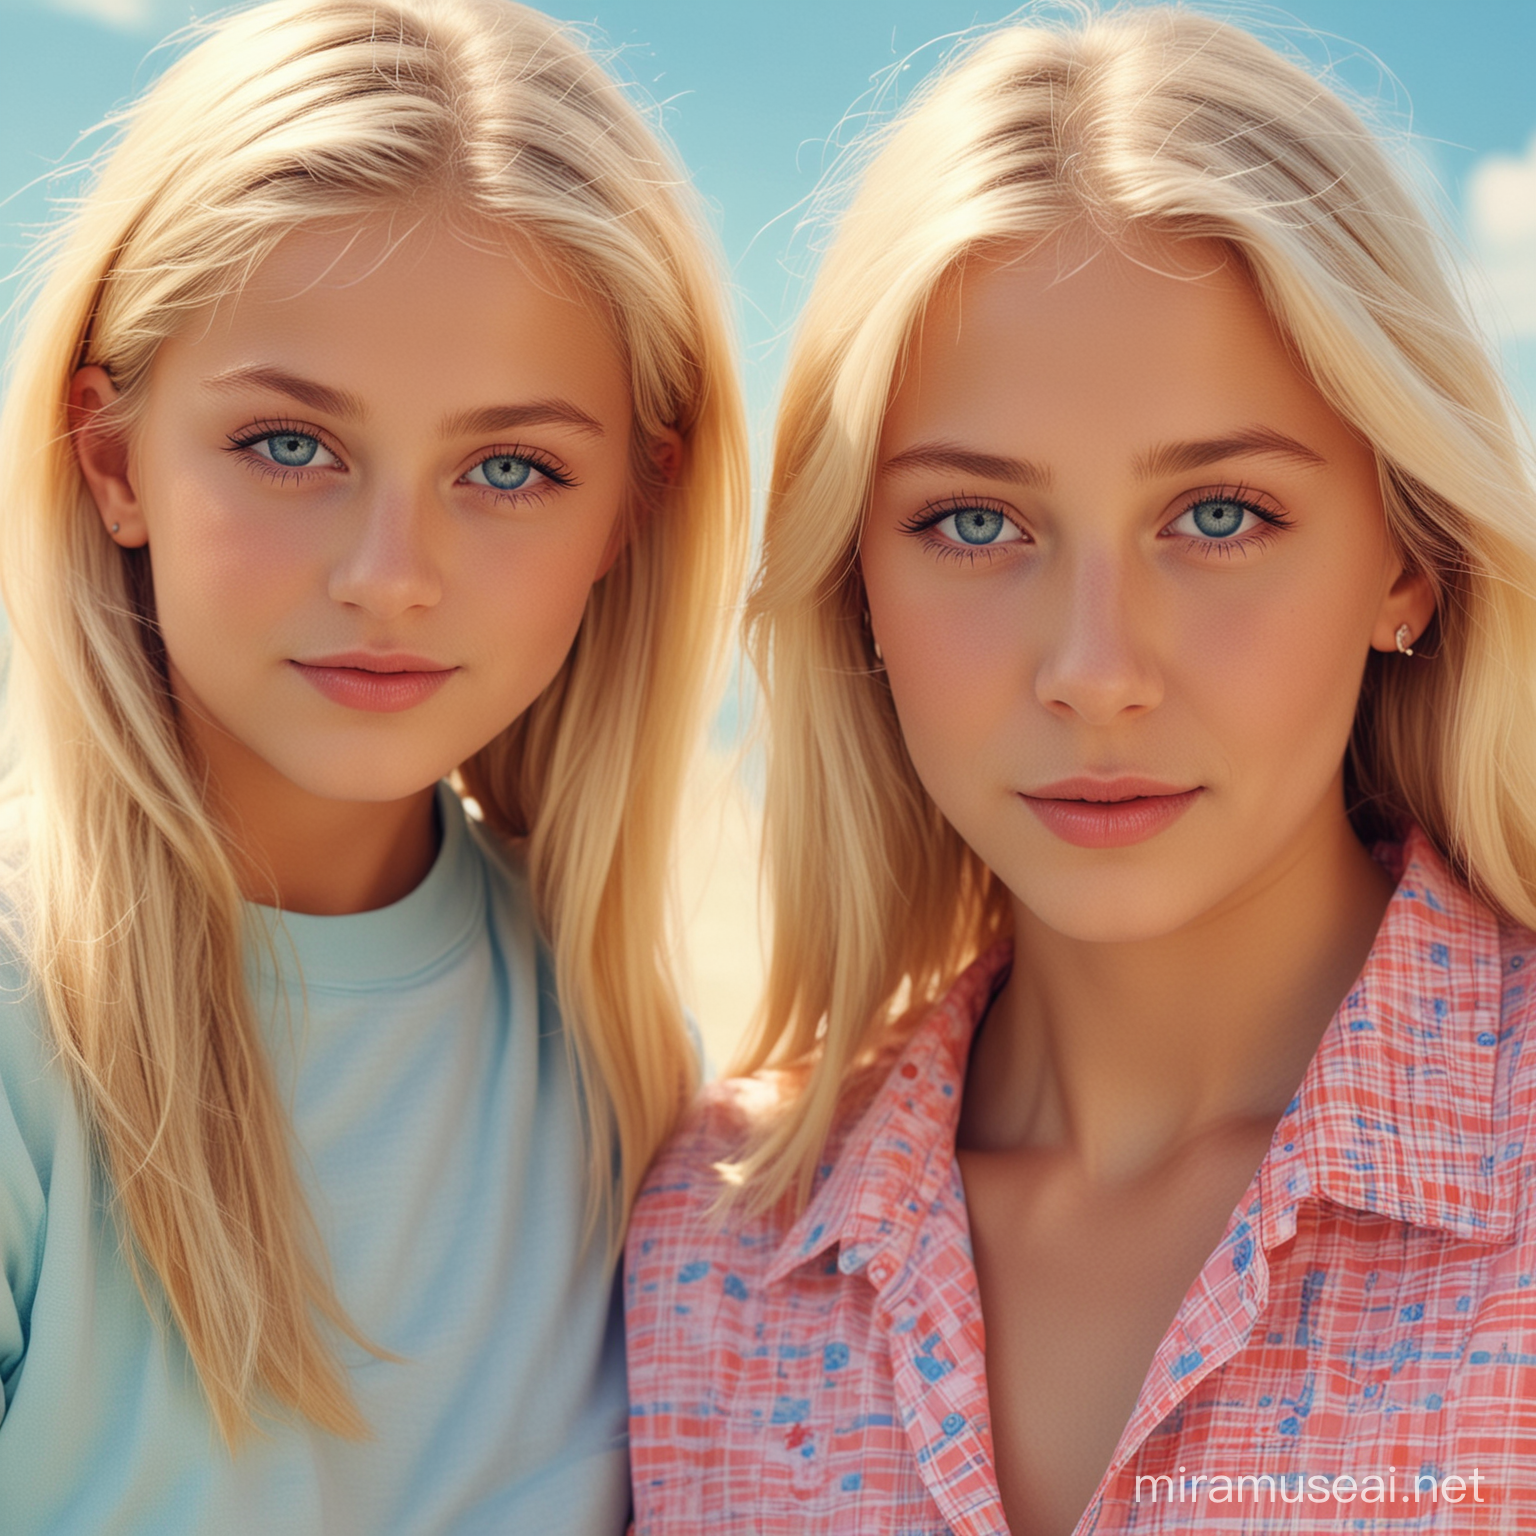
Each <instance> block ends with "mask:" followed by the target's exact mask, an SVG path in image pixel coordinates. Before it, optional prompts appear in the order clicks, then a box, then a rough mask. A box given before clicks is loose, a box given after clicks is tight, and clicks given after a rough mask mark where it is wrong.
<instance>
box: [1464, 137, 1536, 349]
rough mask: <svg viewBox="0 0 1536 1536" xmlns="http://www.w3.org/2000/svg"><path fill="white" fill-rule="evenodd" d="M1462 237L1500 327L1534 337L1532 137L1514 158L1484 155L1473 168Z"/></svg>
mask: <svg viewBox="0 0 1536 1536" xmlns="http://www.w3.org/2000/svg"><path fill="white" fill-rule="evenodd" d="M1467 234H1468V236H1469V237H1470V240H1471V244H1472V249H1473V250H1474V252H1475V253H1476V255H1477V258H1478V260H1479V262H1480V263H1481V265H1482V267H1483V271H1484V273H1485V274H1486V277H1487V286H1488V287H1489V288H1490V289H1491V290H1492V295H1491V296H1492V298H1493V300H1494V303H1495V305H1496V306H1497V308H1498V310H1499V311H1500V318H1501V319H1502V320H1503V322H1504V326H1505V327H1507V328H1508V329H1510V330H1512V331H1513V332H1514V334H1515V335H1516V336H1520V337H1529V338H1536V137H1532V139H1531V142H1530V144H1529V145H1528V146H1527V148H1526V151H1525V154H1524V156H1522V157H1521V158H1519V159H1516V158H1515V157H1514V156H1513V155H1490V156H1488V158H1487V159H1485V160H1482V161H1480V162H1479V163H1478V164H1477V165H1476V166H1475V167H1474V168H1473V171H1472V176H1471V178H1470V180H1469V181H1468V183H1467Z"/></svg>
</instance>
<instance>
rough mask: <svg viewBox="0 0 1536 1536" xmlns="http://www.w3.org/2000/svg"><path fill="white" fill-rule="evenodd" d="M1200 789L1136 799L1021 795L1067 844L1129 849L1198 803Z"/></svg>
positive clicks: (1048, 827) (1049, 828) (1168, 824)
mask: <svg viewBox="0 0 1536 1536" xmlns="http://www.w3.org/2000/svg"><path fill="white" fill-rule="evenodd" d="M1199 793H1200V791H1199V790H1198V789H1186V790H1185V791H1184V793H1183V794H1182V795H1138V796H1137V797H1136V798H1135V799H1134V800H1106V801H1098V800H1037V799H1036V798H1035V797H1034V796H1032V795H1021V796H1020V797H1019V798H1020V799H1021V800H1023V802H1024V803H1025V805H1027V806H1028V807H1029V808H1030V810H1032V811H1033V812H1034V813H1035V815H1036V816H1038V817H1039V818H1040V820H1041V821H1043V822H1044V823H1045V825H1046V828H1047V830H1049V831H1051V832H1054V833H1055V834H1056V836H1057V837H1059V838H1060V839H1061V840H1062V841H1063V842H1064V843H1071V844H1072V845H1073V846H1074V847H1077V848H1128V847H1130V845H1131V844H1132V843H1144V842H1145V841H1146V840H1147V839H1148V838H1149V837H1156V836H1157V834H1158V833H1159V832H1161V831H1163V830H1164V828H1166V827H1170V826H1172V825H1173V823H1174V822H1176V821H1177V820H1178V819H1179V817H1180V816H1182V815H1183V814H1184V812H1185V811H1187V810H1188V809H1189V808H1190V806H1192V805H1193V804H1194V803H1195V797H1196V796H1197V795H1198V794H1199Z"/></svg>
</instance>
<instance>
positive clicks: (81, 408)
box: [69, 365, 149, 549]
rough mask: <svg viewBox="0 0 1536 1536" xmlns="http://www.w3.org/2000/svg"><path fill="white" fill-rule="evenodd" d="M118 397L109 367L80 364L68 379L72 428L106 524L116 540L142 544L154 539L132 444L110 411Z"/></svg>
mask: <svg viewBox="0 0 1536 1536" xmlns="http://www.w3.org/2000/svg"><path fill="white" fill-rule="evenodd" d="M116 399H117V386H116V385H115V384H114V383H113V382H112V379H111V376H110V375H109V374H108V373H107V370H106V369H105V368H98V367H96V366H95V365H92V366H91V367H88V368H81V369H78V370H77V371H76V373H75V376H74V378H73V379H71V380H70V385H69V428H70V431H71V433H73V435H74V441H75V457H76V459H78V460H79V463H80V472H81V474H83V475H84V476H85V483H86V485H87V486H88V487H89V488H90V492H91V498H92V500H93V501H95V503H96V511H97V513H98V514H99V516H100V517H101V521H102V525H103V526H104V527H105V528H106V530H107V532H108V534H110V535H111V537H112V539H113V542H114V543H117V544H120V545H122V547H123V548H124V549H138V548H141V547H142V546H143V545H145V544H147V543H148V542H149V529H148V527H147V526H146V525H145V521H144V511H143V508H142V507H141V506H140V504H139V497H138V492H137V491H136V490H135V489H134V486H133V478H132V471H131V467H130V465H129V461H128V445H127V443H126V442H124V440H123V437H122V434H121V433H120V432H118V431H116V430H114V427H113V424H112V422H111V421H110V420H109V419H108V417H107V414H106V413H107V407H108V406H110V405H111V404H112V403H113V401H115V400H116Z"/></svg>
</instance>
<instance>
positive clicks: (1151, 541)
mask: <svg viewBox="0 0 1536 1536" xmlns="http://www.w3.org/2000/svg"><path fill="white" fill-rule="evenodd" d="M860 561H861V567H862V571H863V576H864V581H865V585H866V590H867V596H868V603H869V610H870V615H871V625H872V629H873V633H874V635H875V637H876V638H877V640H878V642H879V644H880V647H881V649H882V651H883V654H884V666H885V669H886V673H887V676H888V680H889V685H890V688H891V692H892V695H893V698H894V701H895V704H896V709H897V713H898V715H899V717H900V721H901V727H902V732H903V735H904V737H905V740H906V744H907V748H908V751H909V753H910V755H911V758H912V761H913V764H914V766H915V767H916V769H917V772H918V774H919V776H920V778H921V779H922V781H923V783H924V785H925V787H926V788H927V790H928V792H929V794H930V795H931V796H932V797H933V799H934V801H935V802H936V804H937V805H938V806H939V808H940V809H941V810H942V811H943V813H944V814H945V816H946V817H947V818H948V819H949V821H950V822H951V823H952V824H953V825H954V827H955V828H956V829H957V830H958V832H959V833H960V835H961V836H962V837H964V838H965V840H966V841H967V843H969V844H970V846H971V847H972V848H973V849H975V851H976V852H977V853H978V855H979V856H980V857H981V858H982V859H983V860H984V861H985V862H986V863H987V865H988V866H989V867H990V868H991V869H992V870H993V871H994V872H995V873H996V874H997V875H998V876H999V878H1000V879H1001V880H1002V881H1003V883H1004V884H1005V885H1006V887H1007V889H1008V891H1009V892H1010V893H1011V897H1012V907H1013V917H1014V927H1015V936H1016V940H1015V949H1016V958H1015V963H1014V966H1013V969H1012V971H1011V973H1010V975H1009V977H1008V979H1007V981H1006V982H1005V984H1004V986H1003V988H1002V990H1001V992H1000V993H999V995H998V996H997V998H996V999H995V1000H994V1002H993V1005H992V1007H991V1009H990V1011H989V1013H988V1016H987V1018H986V1020H985V1023H984V1026H983V1028H982V1029H981V1031H980V1033H979V1035H978V1037H977V1041H976V1044H975V1046H974V1048H973V1051H972V1057H971V1063H970V1071H969V1076H968V1080H967V1086H966V1094H965V1102H964V1106H963V1111H962V1116H961V1125H960V1133H959V1143H958V1145H959V1158H960V1167H961V1171H962V1176H963V1178H964V1182H965V1188H966V1200H967V1206H968V1211H969V1219H970V1224H971V1233H972V1240H973V1246H974V1251H975V1257H976V1268H977V1276H978V1282H979V1285H980V1289H981V1299H982V1308H983V1312H984V1314H985V1318H986V1327H987V1374H988V1385H989V1396H990V1402H991V1412H992V1433H993V1441H994V1447H995V1451H996V1458H997V1471H998V1478H999V1484H1000V1488H1001V1492H1002V1497H1003V1503H1004V1507H1005V1509H1006V1510H1007V1512H1008V1516H1009V1521H1010V1528H1011V1529H1012V1530H1013V1531H1014V1533H1015V1536H1057V1533H1066V1532H1070V1531H1071V1530H1072V1529H1073V1527H1074V1526H1075V1525H1076V1523H1077V1521H1078V1518H1079V1517H1080V1515H1081V1514H1082V1511H1083V1509H1084V1508H1085V1506H1086V1505H1087V1504H1088V1502H1089V1501H1090V1499H1091V1498H1092V1496H1093V1493H1094V1490H1095V1488H1096V1487H1097V1485H1098V1483H1099V1480H1100V1478H1101V1477H1102V1475H1103V1473H1104V1471H1105V1469H1106V1468H1107V1466H1108V1465H1109V1462H1110V1460H1111V1457H1112V1455H1113V1452H1114V1449H1115V1445H1116V1442H1117V1440H1118V1439H1119V1436H1120V1433H1121V1431H1122V1429H1123V1428H1124V1427H1125V1424H1126V1421H1127V1419H1128V1417H1129V1415H1130V1412H1131V1410H1132V1408H1133V1407H1134V1405H1135V1402H1136V1399H1137V1396H1138V1394H1139V1391H1140V1388H1141V1384H1142V1381H1143V1378H1144V1376H1145V1374H1146V1371H1147V1368H1148V1366H1149V1364H1150V1363H1151V1360H1152V1356H1153V1354H1154V1352H1155V1351H1156V1349H1157V1346H1158V1344H1159V1342H1160V1340H1161V1338H1162V1336H1163V1334H1164V1332H1165V1331H1166V1329H1167V1327H1168V1325H1169V1324H1170V1322H1171V1321H1172V1319H1173V1316H1174V1313H1175V1311H1176V1310H1177V1308H1178V1305H1179V1303H1180V1301H1181V1300H1182V1299H1183V1297H1184V1295H1185V1293H1186V1291H1187V1290H1188V1288H1189V1286H1190V1285H1191V1283H1192V1282H1193V1281H1194V1279H1195V1277H1196V1275H1197V1274H1198V1272H1199V1269H1200V1267H1201V1265H1202V1264H1203V1262H1204V1261H1205V1259H1206V1257H1207V1256H1208V1255H1209V1254H1210V1252H1211V1251H1212V1249H1213V1248H1214V1246H1215V1245H1216V1243H1217V1242H1218V1240H1219V1239H1220V1237H1221V1235H1222V1232H1223V1230H1224V1228H1225V1225H1226V1223H1227V1220H1228V1218H1229V1217H1230V1216H1231V1214H1232V1211H1233V1209H1234V1207H1235V1205H1236V1203H1237V1201H1238V1199H1239V1198H1240V1197H1241V1195H1242V1193H1243V1191H1244V1189H1245V1188H1246V1187H1247V1185H1248V1183H1249V1181H1250V1179H1251V1178H1252V1176H1253V1174H1254V1172H1255V1170H1256V1168H1257V1166H1258V1164H1259V1162H1260V1161H1261V1159H1262V1157H1263V1155H1264V1153H1265V1150H1266V1149H1267V1147H1268V1145H1269V1140H1270V1136H1271V1134H1272V1132H1273V1129H1274V1126H1275V1124H1276V1122H1277V1120H1278V1119H1279V1117H1280V1115H1281V1114H1282V1112H1283V1111H1284V1109H1285V1106H1286V1104H1287V1103H1288V1102H1289V1099H1290V1097H1291V1095H1292V1094H1293V1093H1294V1091H1295V1089H1296V1086H1297V1084H1298V1083H1299V1081H1300V1079H1301V1077H1302V1074H1303V1072H1304V1071H1305V1068H1306V1065H1307V1062H1308V1061H1309V1060H1310V1058H1311V1055H1312V1053H1313V1051H1314V1050H1315V1048H1316V1046H1317V1043H1318V1040H1319V1038H1320V1037H1321V1034H1322V1032H1323V1030H1324V1028H1325V1027H1326V1026H1327V1024H1328V1021H1329V1019H1330V1018H1331V1016H1332V1014H1333V1012H1334V1010H1335V1008H1336V1007H1337V1005H1338V1003H1339V1001H1340V1000H1341V999H1342V998H1343V996H1344V995H1345V993H1346V992H1347V990H1348V988H1349V986H1350V983H1351V982H1352V981H1353V979H1354V978H1355V976H1356V975H1357V974H1358V972H1359V970H1360V967H1361V965H1362V964H1363V962H1364V960H1365V956H1366V953H1367V951H1368V949H1369V947H1370V944H1371V940H1372V938H1373V936H1374V934H1375V931H1376V928H1377V926H1378V924H1379V922H1380V919H1381V916H1382V913H1383V911H1384V909H1385V905H1386V902H1387V900H1388V897H1389V895H1390V883H1389V881H1388V880H1387V878H1386V877H1385V876H1384V875H1383V873H1382V872H1381V871H1380V869H1379V868H1378V867H1377V866H1376V865H1375V863H1374V862H1373V861H1372V860H1371V858H1370V857H1369V855H1368V854H1367V853H1366V851H1365V850H1364V849H1363V848H1362V846H1361V845H1360V843H1359V842H1358V840H1357V839H1356V838H1355V836H1354V835H1353V833H1352V831H1351V829H1350V826H1349V823H1348V820H1347V818H1346V815H1345V804H1344V793H1343V758H1344V751H1345V745H1346V743H1347V740H1348V736H1349V732H1350V728H1351V723H1352V720H1353V717H1354V712H1355V705H1356V701H1357V699H1358V695H1359V689H1360V682H1361V676H1362V672H1363V669H1364V666H1365V663H1366V658H1367V655H1368V653H1369V651H1370V650H1371V649H1372V648H1374V649H1376V650H1379V651H1392V650H1394V649H1395V633H1396V631H1397V629H1398V627H1399V625H1402V624H1407V625H1408V627H1409V632H1410V635H1411V636H1413V637H1417V636H1418V635H1420V634H1421V633H1422V632H1423V630H1424V628H1425V626H1426V625H1427V624H1428V623H1429V622H1430V619H1431V617H1432V612H1433V599H1432V596H1431V592H1430V588H1429V584H1428V582H1427V581H1426V580H1425V579H1424V578H1423V577H1422V576H1421V575H1419V574H1416V573H1412V572H1408V571H1405V570H1404V568H1403V565H1402V562H1401V560H1400V559H1399V558H1398V556H1397V555H1396V554H1395V552H1394V550H1393V547H1392V544H1391V541H1390V540H1389V538H1388V536H1387V530H1386V525H1385V521H1384V518H1383V514H1382V509H1381V500H1380V494H1379V489H1378V482H1377V475H1376V466H1375V461H1374V456H1373V455H1372V453H1371V451H1370V449H1369V448H1368V447H1367V445H1365V444H1364V443H1363V442H1361V441H1360V440H1359V438H1358V437H1356V436H1355V435H1354V433H1352V432H1351V431H1350V429H1349V428H1348V427H1347V426H1346V425H1345V424H1344V423H1343V422H1342V421H1341V420H1340V419H1339V417H1338V416H1337V415H1336V414H1335V413H1334V412H1333V411H1332V410H1331V409H1330V407H1329V406H1328V404H1327V403H1326V401H1325V400H1324V399H1323V398H1322V396H1321V395H1320V394H1319V393H1318V391H1317V390H1316V389H1315V388H1314V387H1313V386H1312V384H1311V383H1310V382H1309V381H1308V380H1307V379H1306V378H1305V377H1304V376H1303V374H1302V373H1301V372H1300V371H1299V370H1298V369H1297V367H1296V365H1295V364H1294V363H1293V361H1292V359H1291V356H1290V353H1289V351H1288V349H1287V347H1286V345H1285V343H1284V341H1283V340H1282V338H1281V337H1280V336H1279V335H1278V334H1277V333H1276V331H1275V329H1274V327H1273V325H1272V324H1271V322H1270V321H1269V319H1268V317H1267V315H1266V313H1265V311H1264V309H1263V307H1262V305H1261V304H1260V302H1259V300H1258V298H1257V296H1256V294H1255V293H1254V291H1253V289H1252V287H1251V286H1250V284H1249V282H1248V281H1247V279H1246V277H1245V275H1244V274H1243V272H1242V271H1241V269H1240V267H1239V266H1238V265H1237V264H1236V263H1235V262H1234V261H1233V260H1232V259H1230V258H1229V257H1228V256H1227V255H1226V253H1225V252H1224V251H1223V250H1222V249H1221V247H1220V246H1218V245H1216V244H1214V243H1212V242H1204V241H1183V242H1174V241H1172V240H1166V239H1160V238H1152V237H1145V238H1141V239H1138V240H1135V241H1133V242H1130V243H1129V244H1128V245H1126V246H1123V247H1120V248H1114V247H1107V246H1103V245H1100V244H1098V243H1096V242H1094V241H1092V240H1089V239H1087V238H1079V237H1075V236H1068V237H1063V238H1062V239H1061V240H1058V241H1051V242H1045V243H1043V244H1042V245H1040V246H1037V247H1035V248H1034V249H1032V250H1015V251H1012V252H1010V253H1007V259H1004V258H1003V257H1001V256H998V257H989V258H976V259H974V260H973V261H972V262H971V263H969V265H968V266H967V267H966V268H965V269H964V271H963V272H962V273H961V274H960V275H959V276H958V277H957V278H956V279H955V280H954V281H952V282H950V283H949V284H948V285H947V286H946V287H945V288H944V289H943V290H942V291H941V292H940V293H939V294H938V295H937V296H936V297H935V299H934V300H933V301H932V302H931V303H930V305H929V307H928V309H927V310H926V312H925V314H924V316H923V318H922V323H921V324H920V326H919V328H918V330H917V332H916V337H915V341H914V345H913V347H912V348H911V350H910V352H909V354H908V357H907V359H906V361H905V365H904V367H903V369H902V370H901V373H900V375H899V379H898V383H897V387H896V388H895V390H894V393H893V396H892V399H891V404H890V407H889V410H888V413H887V417H886V421H885V424H884V430H883V433H882V437H881V441H880V447H879V458H878V468H877V478H876V483H875V489H874V494H873V497H872V502H871V507H870V511H869V515H868V518H867V521H866V526H865V530H864V533H863V538H862V545H861V553H860ZM1399 664H1403V665H1423V664H1427V663H1425V662H1423V661H1414V662H1408V661H1406V660H1403V661H1401V662H1400V663H1399ZM1137 780H1140V781H1141V782H1139V783H1138V782H1136V781H1137ZM1112 802H1113V804H1112Z"/></svg>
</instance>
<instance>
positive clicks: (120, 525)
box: [112, 523, 123, 533]
mask: <svg viewBox="0 0 1536 1536" xmlns="http://www.w3.org/2000/svg"><path fill="white" fill-rule="evenodd" d="M122 526H123V525H122V524H121V523H113V524H112V532H113V533H116V532H117V530H118V529H119V528H121V527H122Z"/></svg>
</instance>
